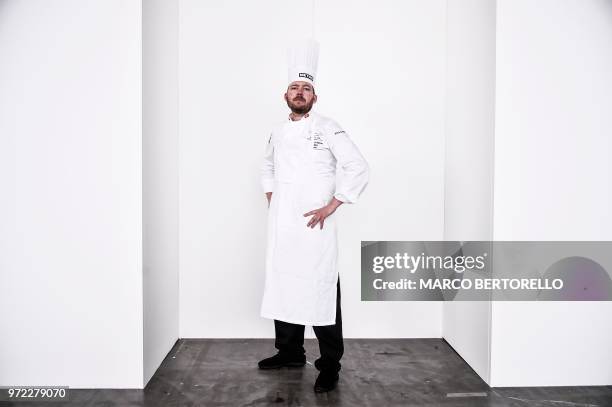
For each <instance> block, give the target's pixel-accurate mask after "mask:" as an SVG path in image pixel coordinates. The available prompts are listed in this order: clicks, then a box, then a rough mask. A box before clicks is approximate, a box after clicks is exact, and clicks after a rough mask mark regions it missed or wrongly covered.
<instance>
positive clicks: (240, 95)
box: [179, 0, 446, 338]
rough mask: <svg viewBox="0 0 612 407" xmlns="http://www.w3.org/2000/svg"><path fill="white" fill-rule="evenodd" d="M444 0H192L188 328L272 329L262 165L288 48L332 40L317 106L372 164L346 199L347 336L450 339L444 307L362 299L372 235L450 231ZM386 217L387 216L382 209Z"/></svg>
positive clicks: (186, 129) (187, 41)
mask: <svg viewBox="0 0 612 407" xmlns="http://www.w3.org/2000/svg"><path fill="white" fill-rule="evenodd" d="M445 3H446V2H445V0H436V1H418V2H405V1H401V0H385V1H382V2H377V3H373V2H371V1H348V0H342V1H334V2H326V1H317V2H316V5H315V14H314V22H313V19H312V8H311V3H310V2H298V1H294V0H292V1H287V0H275V1H267V2H264V3H261V2H259V3H254V2H249V1H237V0H234V1H227V2H223V4H221V3H216V2H202V1H195V0H181V2H180V41H179V43H180V64H179V72H180V74H179V77H180V84H179V89H180V90H179V95H180V103H179V104H180V113H179V114H180V118H179V121H180V155H181V161H180V202H179V205H180V213H181V219H180V240H179V241H180V259H181V274H180V292H181V296H180V336H181V337H272V336H273V334H274V329H273V323H272V321H270V320H266V319H263V318H261V317H260V316H259V306H260V304H261V296H262V289H263V281H264V270H263V266H264V253H265V250H264V248H265V225H266V223H265V219H266V213H267V212H266V203H265V198H264V195H263V193H262V192H261V189H260V187H259V173H260V171H259V168H260V163H261V158H262V154H263V150H264V147H265V143H266V141H267V138H268V136H269V132H270V129H271V126H272V125H273V124H274V123H276V122H278V121H282V120H284V119H285V118H286V116H287V114H288V109H287V107H286V105H285V102H284V101H283V99H282V95H283V93H284V91H285V89H286V85H287V83H286V78H287V70H286V69H287V68H286V60H285V47H286V46H287V45H288V43H289V41H290V39H291V38H292V37H303V36H308V35H311V34H312V31H313V27H314V32H315V36H316V37H317V38H318V40H319V41H320V43H321V56H320V61H319V75H318V86H317V91H318V94H319V102H318V103H317V105H315V106H316V109H317V110H318V111H319V112H321V113H323V114H327V115H330V116H332V117H334V118H335V119H336V120H337V121H338V122H340V123H341V124H342V125H343V126H344V127H345V129H346V130H347V132H349V134H350V135H351V137H352V138H353V139H354V140H355V141H356V143H357V145H358V146H359V147H360V149H361V150H362V152H363V153H364V155H365V157H366V159H367V160H368V161H369V163H370V164H371V168H372V177H371V182H370V185H369V187H368V189H367V190H366V192H365V193H364V195H363V199H362V200H361V201H360V202H359V203H358V204H356V205H355V206H354V207H350V206H346V207H344V206H343V207H342V208H340V209H339V211H338V212H337V215H338V216H339V217H340V218H339V223H340V231H339V239H340V256H339V267H340V275H341V277H340V278H341V281H342V283H341V285H342V307H343V325H344V331H345V336H346V337H364V338H367V337H404V338H406V337H440V336H441V329H442V304H441V303H436V302H406V303H401V302H394V303H384V302H380V303H362V302H361V301H360V285H359V284H360V277H359V275H360V258H361V257H360V244H359V243H360V240H377V239H382V240H393V239H395V240H441V239H442V238H443V211H444V209H443V194H444V185H443V177H444V173H443V171H444V155H443V146H444V75H445V74H444V59H445V29H444V27H445ZM383 215H384V216H383Z"/></svg>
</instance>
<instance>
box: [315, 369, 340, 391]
mask: <svg viewBox="0 0 612 407" xmlns="http://www.w3.org/2000/svg"><path fill="white" fill-rule="evenodd" d="M339 378H340V377H339V376H338V372H334V371H333V370H322V371H321V373H319V377H317V381H316V382H315V385H314V391H315V393H325V392H328V391H332V390H333V389H335V388H336V384H337V383H338V379H339Z"/></svg>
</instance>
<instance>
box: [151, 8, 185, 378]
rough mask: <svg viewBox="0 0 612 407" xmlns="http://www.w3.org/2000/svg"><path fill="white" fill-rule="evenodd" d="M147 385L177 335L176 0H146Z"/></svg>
mask: <svg viewBox="0 0 612 407" xmlns="http://www.w3.org/2000/svg"><path fill="white" fill-rule="evenodd" d="M142 20H143V26H142V34H143V38H142V61H143V62H142V63H143V72H142V85H143V92H142V95H143V101H142V109H143V112H142V113H143V118H142V125H143V134H142V155H143V157H142V159H143V162H142V166H143V215H142V216H143V270H142V272H143V288H144V353H143V354H144V385H146V383H147V382H148V381H149V379H150V378H151V377H152V376H153V374H154V373H155V370H157V368H158V367H159V365H160V364H161V362H162V361H163V359H164V357H165V356H166V355H167V353H168V351H169V350H170V349H171V348H172V346H173V344H174V343H175V342H176V341H177V339H178V302H179V299H178V295H179V292H178V273H179V269H178V267H179V259H178V216H179V214H178V0H148V1H143V2H142Z"/></svg>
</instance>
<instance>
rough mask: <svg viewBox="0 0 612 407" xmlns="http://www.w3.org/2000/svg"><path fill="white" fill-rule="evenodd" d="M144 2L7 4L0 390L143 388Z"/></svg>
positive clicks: (1, 31) (1, 66)
mask: <svg viewBox="0 0 612 407" xmlns="http://www.w3.org/2000/svg"><path fill="white" fill-rule="evenodd" d="M140 4H141V3H140V1H136V0H131V1H125V0H110V1H90V2H81V1H77V0H73V1H69V0H56V1H53V2H48V1H43V0H38V1H35V0H32V1H4V2H2V3H1V4H0V60H1V61H2V62H1V63H0V188H1V195H2V199H0V278H1V282H0V319H1V320H2V328H0V330H1V334H0V385H4V386H6V385H22V386H23V385H41V384H44V385H67V386H70V387H72V388H83V387H112V388H138V387H142V383H143V366H142V340H143V333H142V330H143V328H142V276H141V269H142V265H141V258H142V247H141V235H142V228H141V12H140ZM111 28H112V29H111Z"/></svg>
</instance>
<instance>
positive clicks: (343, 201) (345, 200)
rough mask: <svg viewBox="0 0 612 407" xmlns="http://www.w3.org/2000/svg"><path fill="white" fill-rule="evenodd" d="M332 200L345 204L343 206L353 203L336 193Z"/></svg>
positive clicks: (341, 194)
mask: <svg viewBox="0 0 612 407" xmlns="http://www.w3.org/2000/svg"><path fill="white" fill-rule="evenodd" d="M334 198H336V199H337V200H339V201H342V203H345V204H352V203H355V202H354V201H351V200H350V199H348V197H347V196H346V195H344V194H343V193H341V192H336V193H335V194H334Z"/></svg>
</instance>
